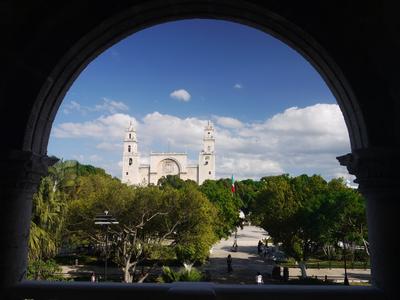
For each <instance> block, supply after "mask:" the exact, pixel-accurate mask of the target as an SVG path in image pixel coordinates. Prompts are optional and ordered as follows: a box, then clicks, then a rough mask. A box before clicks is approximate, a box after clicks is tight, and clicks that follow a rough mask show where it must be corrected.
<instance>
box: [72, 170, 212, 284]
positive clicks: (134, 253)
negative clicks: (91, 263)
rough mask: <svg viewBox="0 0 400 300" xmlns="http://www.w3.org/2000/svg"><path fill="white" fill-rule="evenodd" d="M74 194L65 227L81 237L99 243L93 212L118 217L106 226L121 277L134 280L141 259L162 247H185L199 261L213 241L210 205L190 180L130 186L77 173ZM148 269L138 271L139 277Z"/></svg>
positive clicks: (157, 256) (154, 256)
mask: <svg viewBox="0 0 400 300" xmlns="http://www.w3.org/2000/svg"><path fill="white" fill-rule="evenodd" d="M79 186H80V187H79V190H78V194H77V195H78V198H77V199H76V200H74V201H72V202H71V205H70V207H69V215H70V217H69V219H70V225H69V230H70V232H71V235H75V236H76V237H77V238H78V239H80V240H85V239H86V240H88V241H91V242H93V243H97V244H100V243H103V242H104V231H101V230H100V229H99V228H98V227H96V226H93V219H94V217H95V215H96V213H101V212H103V211H104V210H108V211H110V213H111V214H112V215H113V216H115V217H116V218H117V220H118V221H119V224H118V225H113V226H110V228H109V236H110V241H111V243H112V249H113V252H114V256H113V259H114V261H115V262H116V263H117V264H118V265H119V266H121V268H122V270H123V272H124V281H126V282H132V281H133V280H134V276H135V271H136V268H137V266H138V265H139V264H140V263H141V262H143V261H144V260H146V259H160V258H162V257H161V256H160V255H162V253H163V251H162V249H163V248H166V247H169V248H171V247H179V246H182V245H185V246H187V247H190V248H191V249H192V250H193V253H192V255H191V256H190V259H195V260H202V259H204V255H205V253H206V252H208V250H209V247H210V246H211V245H212V243H213V242H214V241H215V236H214V231H213V229H214V227H213V226H214V223H213V222H214V220H215V217H214V216H215V215H216V213H214V212H215V207H214V206H213V205H212V204H211V203H209V201H208V200H207V198H205V197H204V195H203V194H201V193H200V192H199V191H198V190H197V188H193V187H192V186H191V185H190V184H189V185H187V186H184V187H182V188H181V189H179V190H178V189H175V188H173V187H171V186H163V187H158V186H149V187H129V186H127V185H125V184H122V183H121V182H120V181H119V180H117V179H113V178H111V177H105V176H100V175H89V176H85V177H82V178H81V179H80V182H79ZM148 274H149V272H145V273H143V274H140V276H139V278H137V279H136V280H137V281H143V280H144V279H145V278H146V277H147V276H148Z"/></svg>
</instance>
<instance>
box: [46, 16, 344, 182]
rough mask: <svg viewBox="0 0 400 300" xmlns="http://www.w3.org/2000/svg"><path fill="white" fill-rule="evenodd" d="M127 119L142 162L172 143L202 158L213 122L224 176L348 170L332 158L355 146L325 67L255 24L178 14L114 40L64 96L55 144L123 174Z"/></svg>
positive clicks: (53, 148)
mask: <svg viewBox="0 0 400 300" xmlns="http://www.w3.org/2000/svg"><path fill="white" fill-rule="evenodd" d="M174 92H175V93H174ZM129 119H132V120H134V122H135V124H136V125H137V130H138V138H139V142H140V144H139V150H140V151H141V155H142V156H143V162H146V159H145V157H146V156H147V155H148V151H150V150H154V151H163V150H166V145H167V144H169V145H170V147H171V148H172V149H171V150H175V151H187V152H188V153H189V157H190V158H191V159H192V160H193V161H195V160H196V159H197V153H198V151H199V150H200V147H201V127H202V126H203V125H202V124H204V122H206V120H212V121H213V122H214V124H215V126H216V136H217V144H216V150H217V153H218V156H217V176H219V177H225V176H227V175H228V174H230V173H235V174H237V177H238V178H245V177H252V178H257V177H259V176H262V175H270V174H277V173H282V172H287V173H290V174H292V175H298V174H301V173H309V174H312V173H319V174H322V175H323V176H324V177H326V178H332V177H336V176H347V175H346V171H345V170H344V169H343V168H341V167H339V166H338V163H337V162H336V160H335V159H334V157H335V156H337V155H341V154H344V153H347V152H349V142H348V135H347V132H346V129H345V127H344V123H343V119H342V118H341V114H340V110H339V108H338V107H337V105H336V101H335V99H334V97H333V95H332V94H331V92H330V91H329V89H328V87H327V86H326V84H325V83H324V82H323V80H322V78H321V77H320V75H319V74H318V73H317V72H316V70H315V69H314V68H313V67H312V66H311V65H310V64H309V63H308V62H307V61H306V60H305V59H304V58H302V57H301V56H300V55H299V54H298V53H297V52H295V51H294V50H293V49H291V48H289V47H288V46H287V45H285V44H283V43H282V42H280V41H279V40H277V39H275V38H273V37H272V36H270V35H267V34H265V33H263V32H261V31H258V30H256V29H253V28H250V27H247V26H243V25H239V24H235V23H231V22H225V21H215V20H185V21H176V22H170V23H165V24H161V25H158V26H154V27H151V28H148V29H145V30H143V31H140V32H138V33H135V34H134V35H132V36H130V37H128V38H126V39H124V40H123V41H121V42H119V43H117V44H116V45H114V46H113V47H111V48H109V49H108V50H107V51H105V52H104V53H103V54H101V55H100V56H98V57H97V58H96V59H95V60H94V61H93V62H91V63H90V64H89V66H88V67H87V68H86V69H85V70H84V71H83V72H82V73H81V74H80V76H79V77H78V79H77V80H76V81H75V83H74V84H73V86H72V87H71V88H70V90H69V91H68V93H67V95H66V96H65V99H64V101H63V104H62V106H61V107H60V110H59V112H58V115H57V117H56V120H55V122H54V124H53V130H52V134H51V139H50V143H49V150H48V152H49V154H53V155H56V156H58V157H63V158H64V159H78V160H80V161H82V162H84V163H91V164H93V165H98V166H100V167H103V168H105V169H106V170H107V171H108V172H109V173H111V174H113V175H115V176H120V172H121V170H120V166H119V161H120V160H121V156H122V143H121V141H122V136H123V127H124V126H125V125H124V124H126V122H128V121H127V120H129ZM126 126H128V124H126ZM188 128H192V130H188ZM193 128H194V129H193ZM218 138H219V140H218ZM235 145H236V146H235ZM317 157H318V159H317ZM260 165H261V166H260Z"/></svg>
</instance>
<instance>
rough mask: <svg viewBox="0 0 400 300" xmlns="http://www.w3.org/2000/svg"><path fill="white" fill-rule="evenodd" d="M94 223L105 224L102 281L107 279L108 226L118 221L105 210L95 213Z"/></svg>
mask: <svg viewBox="0 0 400 300" xmlns="http://www.w3.org/2000/svg"><path fill="white" fill-rule="evenodd" d="M94 224H96V225H106V258H105V261H104V281H107V259H108V228H109V226H110V225H112V224H119V222H118V221H117V220H116V219H115V218H114V217H113V216H112V215H111V214H109V211H108V210H105V211H104V213H102V214H97V215H96V217H95V218H94Z"/></svg>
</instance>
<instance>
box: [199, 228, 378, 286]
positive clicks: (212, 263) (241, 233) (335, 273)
mask: <svg viewBox="0 0 400 300" xmlns="http://www.w3.org/2000/svg"><path fill="white" fill-rule="evenodd" d="M267 236H268V235H267V233H266V232H265V231H264V230H263V229H261V228H259V227H255V226H245V227H244V228H243V230H240V229H239V230H238V233H237V243H238V248H237V252H232V245H233V243H234V235H232V236H231V237H230V238H229V239H227V240H221V241H219V242H218V243H217V244H215V245H214V246H213V248H212V252H211V255H210V260H209V262H208V263H207V264H206V265H205V266H203V267H202V269H203V270H204V271H207V272H208V273H209V274H210V276H211V281H213V282H219V283H238V284H245V283H247V284H249V283H250V284H252V283H255V276H256V274H257V272H260V273H261V274H263V275H266V274H271V271H272V267H273V265H272V264H268V263H266V262H265V261H264V260H263V259H262V258H261V257H260V256H259V255H258V254H257V244H258V241H259V240H261V239H264V238H266V237H267ZM229 254H230V255H231V256H232V267H233V272H232V273H228V272H227V263H226V257H227V256H228V255H229ZM289 274H290V276H291V277H292V276H293V277H295V276H300V269H299V268H290V269H289ZM370 274H371V272H370V270H369V269H367V270H364V269H350V270H348V276H349V280H350V281H365V280H369V278H370ZM307 275H308V276H312V277H315V276H317V277H318V278H321V279H322V278H324V276H325V275H327V276H328V278H335V279H337V280H338V281H340V280H341V278H343V277H344V269H339V268H335V269H308V270H307Z"/></svg>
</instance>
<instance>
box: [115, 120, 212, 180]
mask: <svg viewBox="0 0 400 300" xmlns="http://www.w3.org/2000/svg"><path fill="white" fill-rule="evenodd" d="M139 158H140V156H139V152H138V142H137V137H136V130H135V128H134V127H133V125H132V124H130V126H129V127H128V128H127V129H126V134H125V139H124V150H123V156H122V182H123V183H126V184H128V185H143V186H145V185H148V184H157V182H158V180H159V179H160V178H161V177H163V176H167V175H178V176H179V177H180V178H181V179H183V180H186V179H191V180H193V181H195V182H197V184H202V183H203V182H204V181H205V180H206V179H215V138H214V127H213V126H212V124H211V123H210V122H208V124H207V126H206V127H205V128H204V136H203V149H202V150H201V151H200V153H199V163H198V164H196V165H192V164H188V163H187V153H183V152H182V153H177V152H151V153H150V164H140V162H139V161H140V159H139Z"/></svg>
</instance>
